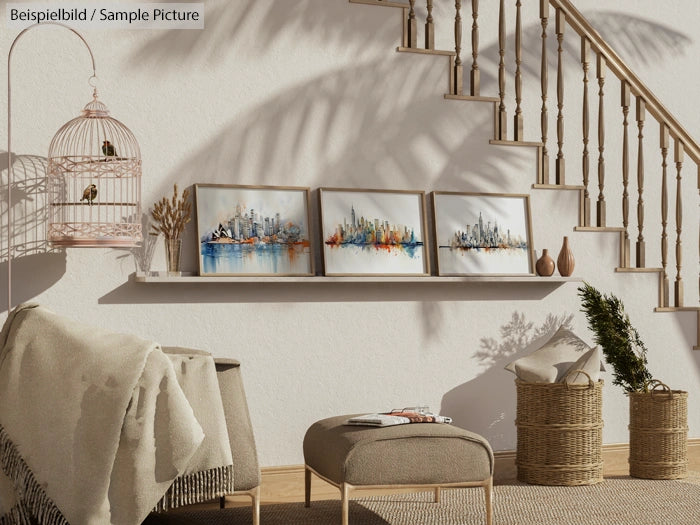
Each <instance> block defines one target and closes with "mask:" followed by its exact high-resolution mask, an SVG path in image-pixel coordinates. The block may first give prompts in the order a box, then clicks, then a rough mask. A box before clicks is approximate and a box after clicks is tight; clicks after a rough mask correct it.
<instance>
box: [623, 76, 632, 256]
mask: <svg viewBox="0 0 700 525" xmlns="http://www.w3.org/2000/svg"><path fill="white" fill-rule="evenodd" d="M621 85H622V97H621V98H622V100H621V104H622V115H623V118H622V129H623V131H622V226H623V227H624V229H625V231H624V239H623V243H622V250H623V254H622V261H623V263H622V266H623V268H629V267H630V251H631V246H630V233H629V230H628V226H629V222H630V194H629V192H628V191H627V187H628V186H629V183H630V147H629V136H628V135H629V134H628V129H629V121H628V120H627V116H628V115H629V112H630V86H629V84H628V83H627V82H625V81H624V80H623V81H622V84H621Z"/></svg>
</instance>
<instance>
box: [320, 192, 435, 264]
mask: <svg viewBox="0 0 700 525" xmlns="http://www.w3.org/2000/svg"><path fill="white" fill-rule="evenodd" d="M319 193H320V196H321V223H322V235H323V261H324V272H325V274H326V275H368V274H371V275H426V274H427V271H428V265H427V256H426V250H425V235H424V231H425V213H424V210H425V196H424V194H423V192H407V191H380V190H349V189H335V188H321V190H320V191H319Z"/></svg>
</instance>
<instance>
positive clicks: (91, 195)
mask: <svg viewBox="0 0 700 525" xmlns="http://www.w3.org/2000/svg"><path fill="white" fill-rule="evenodd" d="M96 197H97V186H95V185H94V184H90V186H88V187H87V188H85V189H84V190H83V198H82V199H80V202H83V201H84V200H86V201H88V204H90V205H91V206H92V201H94V200H95V198H96Z"/></svg>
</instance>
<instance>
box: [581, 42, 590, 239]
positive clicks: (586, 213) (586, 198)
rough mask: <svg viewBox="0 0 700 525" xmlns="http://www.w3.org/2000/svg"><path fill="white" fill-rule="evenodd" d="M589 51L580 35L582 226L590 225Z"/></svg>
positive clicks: (587, 43) (587, 45)
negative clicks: (581, 66) (581, 68)
mask: <svg viewBox="0 0 700 525" xmlns="http://www.w3.org/2000/svg"><path fill="white" fill-rule="evenodd" d="M590 51H591V43H590V42H589V41H588V39H587V38H586V37H585V36H582V37H581V64H582V65H583V120H582V122H583V160H582V168H583V226H590V225H591V195H590V193H589V192H588V172H589V158H588V131H589V128H590V124H589V118H588V68H589V66H590V62H589V61H588V55H589V53H590Z"/></svg>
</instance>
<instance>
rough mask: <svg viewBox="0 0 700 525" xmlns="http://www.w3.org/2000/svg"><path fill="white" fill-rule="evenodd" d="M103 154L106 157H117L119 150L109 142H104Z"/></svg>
mask: <svg viewBox="0 0 700 525" xmlns="http://www.w3.org/2000/svg"><path fill="white" fill-rule="evenodd" d="M102 153H103V154H104V156H105V157H116V156H117V150H115V149H114V145H113V144H112V143H111V142H110V141H108V140H103V141H102Z"/></svg>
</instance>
